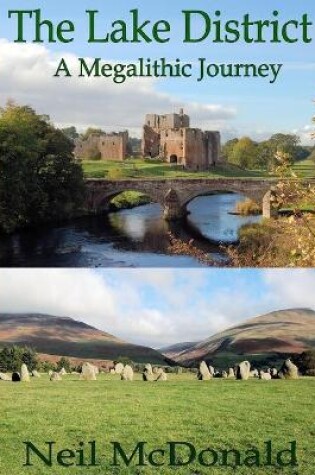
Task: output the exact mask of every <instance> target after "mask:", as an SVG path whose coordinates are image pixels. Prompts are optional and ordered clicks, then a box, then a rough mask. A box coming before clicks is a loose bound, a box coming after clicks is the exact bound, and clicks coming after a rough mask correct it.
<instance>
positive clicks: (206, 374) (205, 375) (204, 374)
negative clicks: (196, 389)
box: [197, 361, 212, 381]
mask: <svg viewBox="0 0 315 475" xmlns="http://www.w3.org/2000/svg"><path fill="white" fill-rule="evenodd" d="M197 378H198V379H199V380H200V381H208V380H209V379H211V378H212V375H211V373H210V371H209V368H208V366H207V364H206V362H205V361H202V362H201V363H200V365H199V372H198V375H197Z"/></svg>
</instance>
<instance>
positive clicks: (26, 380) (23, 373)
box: [21, 363, 31, 383]
mask: <svg viewBox="0 0 315 475" xmlns="http://www.w3.org/2000/svg"><path fill="white" fill-rule="evenodd" d="M30 380H31V378H30V373H29V371H28V369H27V366H26V364H25V363H23V364H22V366H21V381H23V383H29V382H30Z"/></svg>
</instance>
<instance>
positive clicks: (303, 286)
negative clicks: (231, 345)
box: [0, 269, 315, 347]
mask: <svg viewBox="0 0 315 475" xmlns="http://www.w3.org/2000/svg"><path fill="white" fill-rule="evenodd" d="M314 288H315V270H299V269H278V270H258V269H256V270H255V269H248V270H247V269H242V270H237V269H205V270H202V269H201V270H199V269H198V270H193V269H187V270H184V271H183V270H182V269H172V270H171V269H166V270H159V269H155V270H154V271H152V270H136V269H129V270H128V269H125V270H124V271H121V270H118V269H116V270H109V269H106V270H92V269H48V270H47V269H32V270H30V269H7V270H6V269H3V270H2V271H1V287H0V302H1V306H0V312H37V313H44V314H51V315H58V316H68V317H72V318H75V319H77V320H81V321H84V322H86V323H88V324H90V325H93V326H95V327H97V328H99V329H102V330H104V331H107V332H109V333H112V334H114V335H116V336H118V337H121V338H123V339H125V340H127V341H131V342H134V343H138V344H144V345H150V346H153V347H161V346H164V345H168V344H171V343H176V342H183V341H199V340H202V339H204V338H207V337H208V336H210V335H212V334H214V333H216V332H218V331H220V330H223V329H226V328H228V327H230V326H233V325H235V324H238V323H240V322H242V321H244V320H246V319H248V318H252V317H254V316H258V315H261V314H265V313H267V312H270V311H273V310H278V309H286V308H312V309H314V310H315V297H314Z"/></svg>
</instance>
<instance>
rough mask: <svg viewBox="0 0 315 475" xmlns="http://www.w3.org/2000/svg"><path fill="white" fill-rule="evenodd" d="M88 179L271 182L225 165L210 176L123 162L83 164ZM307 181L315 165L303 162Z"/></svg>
mask: <svg viewBox="0 0 315 475" xmlns="http://www.w3.org/2000/svg"><path fill="white" fill-rule="evenodd" d="M82 167H83V171H84V176H85V177H86V178H112V179H123V178H268V177H271V175H270V174H269V173H268V172H266V171H263V170H242V169H240V168H238V167H235V166H232V165H221V166H216V167H215V168H212V169H211V170H210V171H207V172H190V171H185V170H183V169H182V167H181V166H180V165H169V164H166V163H164V162H161V161H158V160H142V159H127V160H125V161H124V162H120V161H118V162H117V161H110V160H108V161H105V160H82ZM294 171H295V172H296V173H297V175H298V176H300V177H303V178H309V177H315V163H314V162H312V161H311V160H303V161H302V162H299V163H298V164H297V165H295V166H294Z"/></svg>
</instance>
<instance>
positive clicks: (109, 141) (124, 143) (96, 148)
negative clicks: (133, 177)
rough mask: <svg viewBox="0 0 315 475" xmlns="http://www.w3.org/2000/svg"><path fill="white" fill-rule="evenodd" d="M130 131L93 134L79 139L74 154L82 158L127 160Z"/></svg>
mask: <svg viewBox="0 0 315 475" xmlns="http://www.w3.org/2000/svg"><path fill="white" fill-rule="evenodd" d="M128 140H129V136H128V132H127V131H125V132H118V133H114V132H113V133H110V134H105V133H102V134H91V135H89V136H88V138H87V139H85V140H84V139H78V140H77V141H76V143H75V149H74V155H75V157H76V158H81V159H97V158H98V159H101V160H125V159H126V158H127V147H128Z"/></svg>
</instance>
